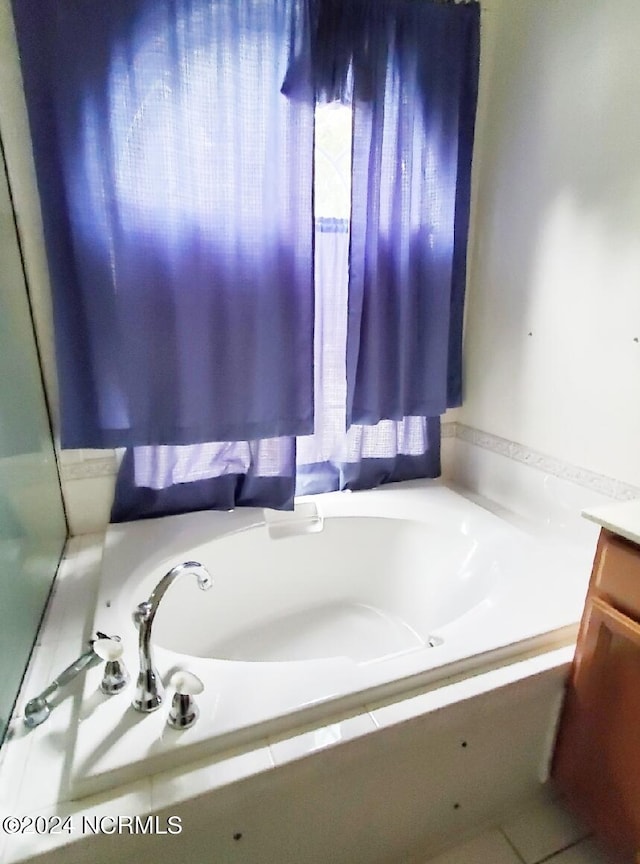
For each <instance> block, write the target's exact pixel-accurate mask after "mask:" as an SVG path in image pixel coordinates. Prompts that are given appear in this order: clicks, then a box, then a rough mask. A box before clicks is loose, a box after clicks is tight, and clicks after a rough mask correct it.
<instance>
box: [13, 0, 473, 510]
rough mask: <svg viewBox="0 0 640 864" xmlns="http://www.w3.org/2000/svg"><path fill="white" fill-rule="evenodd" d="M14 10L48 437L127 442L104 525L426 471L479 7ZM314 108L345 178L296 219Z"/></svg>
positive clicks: (309, 1)
mask: <svg viewBox="0 0 640 864" xmlns="http://www.w3.org/2000/svg"><path fill="white" fill-rule="evenodd" d="M14 5H15V15H16V22H17V29H18V37H19V43H20V51H21V57H22V62H23V74H24V78H25V90H26V93H27V102H28V108H29V112H30V121H31V127H32V133H33V137H34V151H35V156H36V167H37V171H38V180H39V185H40V193H41V197H42V201H43V205H44V206H43V209H44V220H45V233H46V239H47V247H48V254H49V264H50V269H51V274H52V281H53V283H54V307H55V317H56V339H57V352H58V365H59V373H60V375H59V377H60V384H61V403H62V437H63V445H64V446H67V447H112V446H123V447H126V448H128V449H127V450H126V453H125V456H124V459H123V462H122V466H121V469H120V473H119V477H118V482H117V489H116V499H115V503H114V508H113V512H112V519H113V521H122V520H127V519H133V518H144V517H147V516H158V515H165V514H171V513H178V512H185V511H187V510H195V509H210V508H222V509H227V508H231V507H234V506H238V505H250V506H269V507H278V508H290V507H292V506H293V497H294V493H297V494H304V493H314V492H322V491H328V490H333V489H344V488H353V489H356V488H364V487H371V486H375V485H377V484H379V483H385V482H391V481H395V480H404V479H410V478H413V477H435V476H437V475H438V474H439V471H440V419H439V415H440V414H442V413H443V412H444V410H445V409H446V408H447V407H448V406H454V405H457V404H460V401H461V343H462V311H463V302H464V285H465V255H466V241H467V232H468V219H469V198H470V175H471V152H472V146H473V128H474V116H475V103H476V95H477V76H478V53H479V6H478V5H477V4H476V3H469V4H456V3H446V2H430V0H109V2H108V3H105V2H104V0H20V2H18V0H14ZM325 102H326V103H331V102H338V103H343V104H344V105H349V106H350V108H351V111H352V134H353V140H352V164H351V165H350V168H349V178H350V182H351V183H352V189H351V196H350V210H348V212H347V213H346V214H339V218H328V219H327V218H316V219H315V223H314V218H313V217H314V213H313V195H314V190H313V180H314V178H313V168H314V164H313V163H314V151H313V144H314V106H315V105H316V104H318V103H325ZM316 215H317V214H316ZM325 215H326V214H325ZM347 216H348V217H349V218H346V217H347ZM314 226H315V227H314ZM314 285H315V296H314Z"/></svg>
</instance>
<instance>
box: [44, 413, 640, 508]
mask: <svg viewBox="0 0 640 864" xmlns="http://www.w3.org/2000/svg"><path fill="white" fill-rule="evenodd" d="M441 428H442V431H441V437H442V438H459V439H460V440H461V441H466V442H467V443H468V444H473V445H474V446H475V447H480V448H482V449H483V450H489V451H491V452H492V453H497V454H499V455H501V456H506V457H507V458H508V459H513V460H514V461H515V462H520V463H522V464H523V465H528V466H529V467H531V468H536V469H537V470H538V471H543V472H544V473H545V474H549V475H552V476H554V477H560V478H562V479H564V480H569V481H570V482H572V483H575V484H577V485H579V486H584V487H585V488H586V489H591V490H592V491H594V492H598V493H600V494H601V495H605V496H606V497H608V498H614V499H616V500H618V501H627V500H631V499H633V498H638V497H640V487H637V486H632V485H631V484H628V483H624V482H622V481H621V480H616V479H615V478H613V477H605V476H604V475H602V474H597V473H596V472H594V471H589V470H587V469H586V468H580V467H579V466H578V465H573V464H571V463H570V462H564V461H562V460H561V459H556V458H555V457H553V456H548V455H546V454H545V453H540V452H539V451H538V450H533V449H531V448H530V447H526V446H525V445H523V444H519V443H518V442H517V441H510V440H508V439H507V438H501V437H500V436H499V435H493V434H491V433H490V432H482V431H481V430H480V429H474V428H473V427H472V426H466V425H465V424H464V423H459V422H456V421H447V422H444V423H443V424H442V427H441ZM60 464H61V469H62V478H63V481H71V480H88V479H91V478H96V477H112V476H113V475H114V474H115V473H116V471H117V467H118V453H117V451H115V450H105V451H102V450H63V451H62V452H61V453H60Z"/></svg>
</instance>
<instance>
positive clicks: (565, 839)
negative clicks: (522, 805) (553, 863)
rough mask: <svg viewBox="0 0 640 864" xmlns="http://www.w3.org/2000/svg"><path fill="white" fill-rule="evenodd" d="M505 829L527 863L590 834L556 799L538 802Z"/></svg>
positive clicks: (516, 817) (516, 816) (536, 861)
mask: <svg viewBox="0 0 640 864" xmlns="http://www.w3.org/2000/svg"><path fill="white" fill-rule="evenodd" d="M502 830H503V831H504V833H505V835H506V836H507V838H508V840H509V842H510V843H511V844H512V846H513V847H514V849H515V850H516V851H517V852H518V854H519V855H520V857H521V858H522V860H523V861H524V864H538V862H539V861H542V860H543V859H545V858H548V857H549V856H550V855H553V854H554V852H558V851H559V850H561V849H565V848H566V847H567V846H570V845H571V844H572V843H576V842H577V841H578V840H581V839H582V838H583V837H586V835H587V834H588V833H589V832H588V830H587V829H586V828H585V826H584V825H582V824H581V823H580V822H578V821H577V820H576V819H574V817H573V816H572V815H571V814H570V813H569V812H568V811H567V810H566V809H565V808H564V807H563V806H562V804H561V803H558V802H554V801H540V802H536V803H535V804H533V805H532V806H531V807H528V808H527V809H525V810H523V811H522V812H520V813H518V814H517V815H515V816H514V817H513V819H509V820H508V821H507V822H505V824H503V825H502Z"/></svg>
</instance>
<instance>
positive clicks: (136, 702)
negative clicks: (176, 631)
mask: <svg viewBox="0 0 640 864" xmlns="http://www.w3.org/2000/svg"><path fill="white" fill-rule="evenodd" d="M183 573H193V574H194V575H195V576H196V578H197V580H198V587H199V588H200V589H201V590H203V591H207V590H208V589H209V588H211V586H212V585H213V579H212V578H211V574H210V573H209V571H208V570H207V568H206V567H204V566H203V565H202V564H200V563H199V562H197V561H185V562H183V563H182V564H177V565H176V566H175V567H172V569H171V570H169V572H168V573H165V575H164V576H163V577H162V579H160V581H159V582H158V584H157V585H156V587H155V588H154V589H153V591H152V592H151V594H150V596H149V599H148V600H146V601H145V602H144V603H140V605H139V606H138V607H137V608H136V610H135V612H134V613H133V620H134V621H135V623H136V625H137V627H138V653H139V655H140V672H139V674H138V681H137V685H136V692H135V696H134V699H133V703H132V704H133V707H134V708H135V709H136V711H141V712H142V713H143V714H147V713H149V712H151V711H155V710H156V708H159V707H160V705H161V704H162V700H163V698H164V686H163V684H162V679H161V678H160V675H159V673H158V670H157V669H156V667H155V665H154V662H153V652H152V647H151V628H152V627H153V621H154V618H155V617H156V612H157V611H158V607H159V605H160V601H161V600H162V598H163V597H164V595H165V594H166V593H167V591H168V590H169V588H170V587H171V586H172V585H173V583H174V582H175V580H176V579H177V578H178V576H180V575H182V574H183Z"/></svg>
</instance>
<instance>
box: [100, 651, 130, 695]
mask: <svg viewBox="0 0 640 864" xmlns="http://www.w3.org/2000/svg"><path fill="white" fill-rule="evenodd" d="M93 650H94V651H95V653H96V654H97V655H98V657H100V659H101V660H106V664H105V667H104V675H103V677H102V681H101V683H100V689H101V690H102V692H103V693H106V695H107V696H114V695H115V694H116V693H119V692H120V691H121V690H122V689H124V688H125V687H126V686H127V684H128V683H129V673H128V672H127V669H126V667H125V665H124V663H123V661H122V660H121V659H120V658H121V657H122V654H123V653H124V645H123V644H122V642H120V641H119V640H118V641H116V640H115V639H110V638H109V637H106V638H101V639H96V640H95V642H94V643H93Z"/></svg>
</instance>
